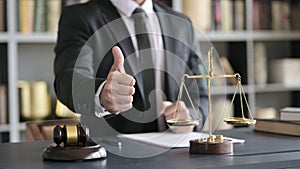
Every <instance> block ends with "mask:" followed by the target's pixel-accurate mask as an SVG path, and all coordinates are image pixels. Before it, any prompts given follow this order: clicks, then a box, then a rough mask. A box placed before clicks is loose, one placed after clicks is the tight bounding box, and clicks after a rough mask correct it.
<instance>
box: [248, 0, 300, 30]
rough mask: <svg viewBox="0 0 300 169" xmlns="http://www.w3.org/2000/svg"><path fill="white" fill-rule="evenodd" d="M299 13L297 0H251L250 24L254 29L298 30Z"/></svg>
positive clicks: (299, 25) (299, 8)
mask: <svg viewBox="0 0 300 169" xmlns="http://www.w3.org/2000/svg"><path fill="white" fill-rule="evenodd" d="M299 15H300V2H299V1H279V0H274V1H268V0H254V1H253V8H252V18H253V20H252V24H253V29H254V30H275V31H287V30H299V29H300V24H299V23H300V17H299Z"/></svg>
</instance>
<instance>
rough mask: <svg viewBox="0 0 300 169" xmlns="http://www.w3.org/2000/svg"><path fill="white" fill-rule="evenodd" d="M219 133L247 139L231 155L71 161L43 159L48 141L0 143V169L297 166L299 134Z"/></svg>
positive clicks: (183, 151) (172, 153) (182, 152)
mask: <svg viewBox="0 0 300 169" xmlns="http://www.w3.org/2000/svg"><path fill="white" fill-rule="evenodd" d="M220 133H222V134H224V135H225V136H229V137H235V138H241V139H245V140H246V142H245V143H243V144H235V145H234V153H233V154H230V155H195V154H189V149H188V148H180V149H171V150H169V151H167V152H165V153H163V154H160V155H157V156H153V157H148V158H126V157H121V156H118V155H115V154H113V153H110V152H108V157H107V158H106V159H101V160H91V161H72V162H57V161H47V160H43V159H42V151H43V149H44V148H45V147H47V146H48V144H49V143H50V142H26V143H2V144H0V152H1V158H0V169H5V168H9V169H12V168H16V169H19V168H23V169H25V168H28V169H35V168H39V169H43V168H45V169H57V168H62V169H64V168H66V169H81V168H89V169H93V168H118V169H123V168H124V169H125V168H126V169H128V168H130V169H134V168H138V169H141V168H142V169H147V168H151V169H153V168H155V169H159V168H164V169H166V168H172V169H173V168H180V169H181V168H185V169H187V168H220V167H221V168H225V169H226V168H243V169H248V168H249V169H250V168H251V169H252V168H272V169H274V168H300V138H299V137H292V136H283V135H276V134H267V133H261V132H254V131H253V130H252V129H251V128H238V129H234V130H229V131H222V132H220ZM132 144H133V145H136V146H135V147H134V149H133V150H136V151H138V146H142V145H139V144H142V143H136V142H133V143H132ZM104 147H105V146H104ZM122 147H123V145H122ZM122 147H121V149H122Z"/></svg>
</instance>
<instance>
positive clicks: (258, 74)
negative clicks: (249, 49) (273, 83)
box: [253, 42, 268, 85]
mask: <svg viewBox="0 0 300 169" xmlns="http://www.w3.org/2000/svg"><path fill="white" fill-rule="evenodd" d="M253 47H254V49H253V51H254V82H255V83H256V84H259V85H265V84H266V83H267V80H268V64H267V49H266V45H265V44H264V43H262V42H255V43H254V46H253Z"/></svg>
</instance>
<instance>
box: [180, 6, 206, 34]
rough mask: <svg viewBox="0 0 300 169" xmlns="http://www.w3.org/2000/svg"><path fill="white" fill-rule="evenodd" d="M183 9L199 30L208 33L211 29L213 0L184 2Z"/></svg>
mask: <svg viewBox="0 0 300 169" xmlns="http://www.w3.org/2000/svg"><path fill="white" fill-rule="evenodd" d="M182 9H183V13H184V14H186V15H187V16H188V17H189V18H190V19H191V21H192V22H193V24H194V27H195V28H196V29H197V30H199V31H204V32H206V31H208V30H209V29H210V25H211V0H201V1H195V0H183V2H182Z"/></svg>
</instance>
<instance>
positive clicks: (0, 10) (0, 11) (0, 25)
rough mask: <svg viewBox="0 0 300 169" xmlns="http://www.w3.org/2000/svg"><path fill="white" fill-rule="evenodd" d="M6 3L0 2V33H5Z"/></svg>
mask: <svg viewBox="0 0 300 169" xmlns="http://www.w3.org/2000/svg"><path fill="white" fill-rule="evenodd" d="M5 2H6V1H5V0H0V32H4V31H5V27H6V26H5V24H6V18H5V17H6V3H5Z"/></svg>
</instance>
